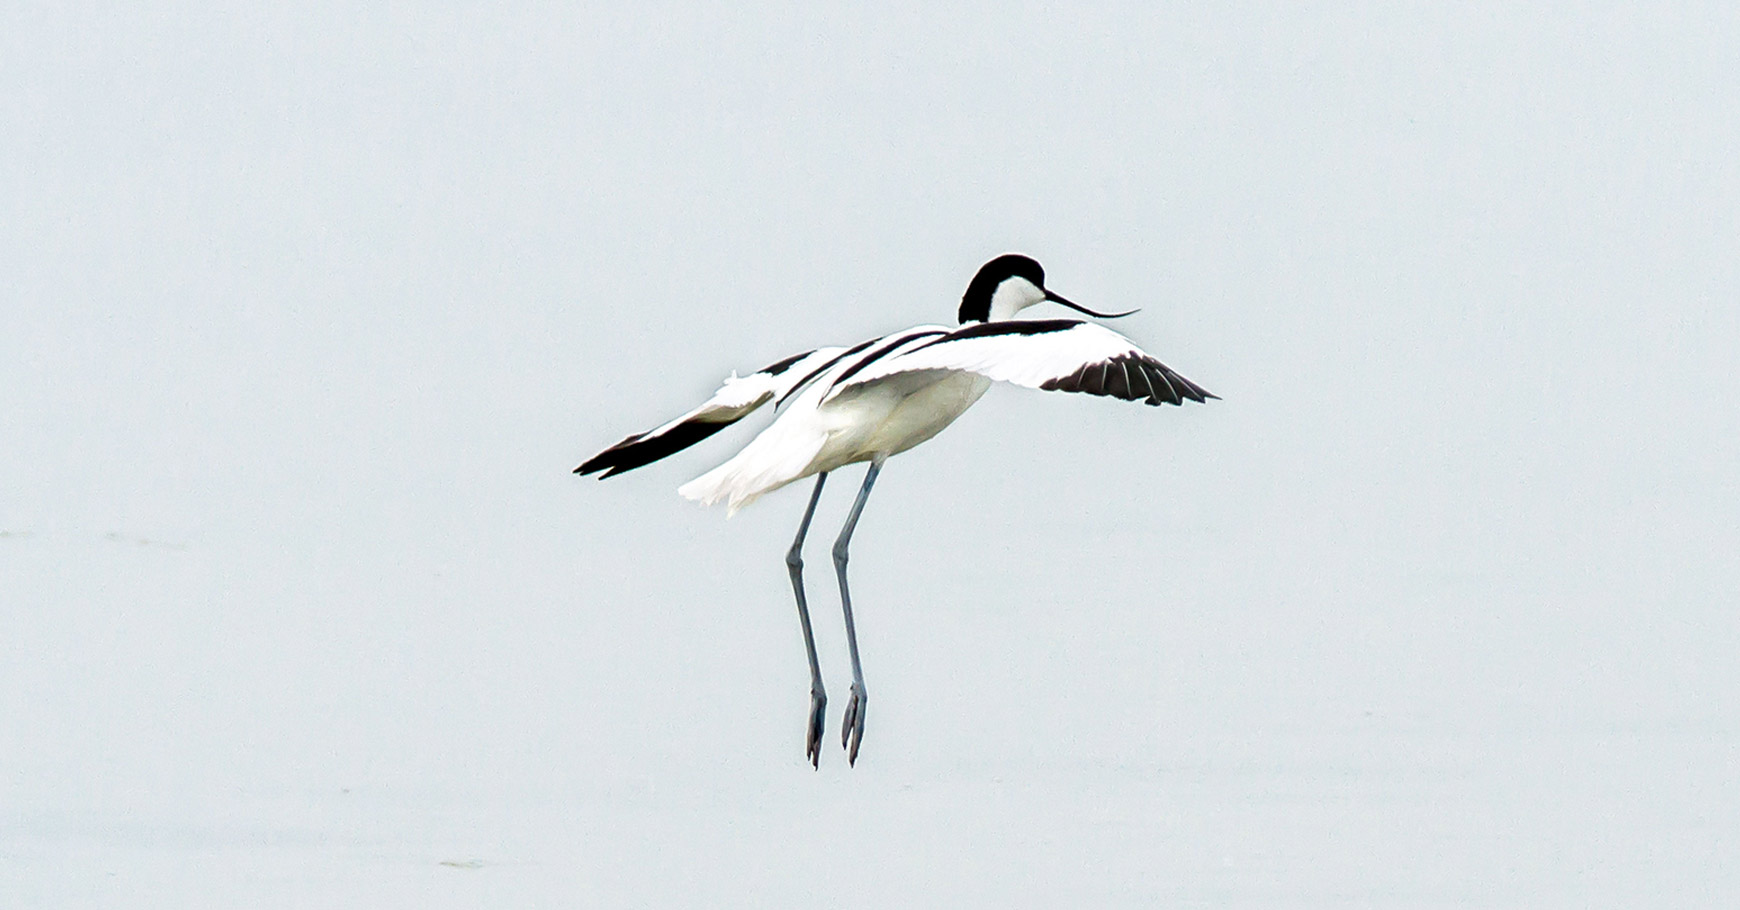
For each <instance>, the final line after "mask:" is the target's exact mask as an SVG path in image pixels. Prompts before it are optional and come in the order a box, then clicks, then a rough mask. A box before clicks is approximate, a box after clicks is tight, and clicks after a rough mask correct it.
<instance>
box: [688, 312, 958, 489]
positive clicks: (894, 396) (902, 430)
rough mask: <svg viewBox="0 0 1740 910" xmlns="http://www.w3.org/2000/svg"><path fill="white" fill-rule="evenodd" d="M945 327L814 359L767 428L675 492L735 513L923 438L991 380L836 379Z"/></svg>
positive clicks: (949, 374)
mask: <svg viewBox="0 0 1740 910" xmlns="http://www.w3.org/2000/svg"><path fill="white" fill-rule="evenodd" d="M948 332H949V330H948V329H947V328H943V327H940V326H919V327H917V328H912V329H907V330H906V331H904V332H899V333H896V334H894V335H888V336H884V337H882V338H877V339H874V340H873V343H872V344H871V345H870V347H868V348H865V349H864V350H862V351H859V352H857V354H855V355H854V356H842V355H843V353H844V352H837V353H833V354H831V355H828V356H826V357H825V358H814V359H820V360H821V365H820V366H819V367H817V368H815V369H817V370H819V371H818V372H816V374H815V376H814V377H813V378H809V379H808V381H807V382H806V383H805V384H804V385H803V386H801V387H799V388H797V389H794V390H793V391H794V392H795V393H796V394H795V395H793V396H792V397H791V399H790V400H789V401H788V402H787V404H786V405H785V407H784V409H783V410H782V411H781V412H780V414H779V416H778V417H777V418H775V420H774V422H773V423H772V424H771V425H770V426H768V428H767V429H765V430H763V431H762V432H761V434H760V435H759V436H757V437H755V439H754V440H753V441H751V442H750V443H749V445H747V446H744V448H743V450H742V451H741V452H738V453H737V455H736V456H735V457H733V458H732V459H731V460H729V461H727V462H725V463H724V464H722V465H720V466H719V467H717V468H714V469H713V470H711V471H708V472H707V473H706V474H703V475H701V476H700V477H697V478H695V479H694V480H693V481H690V482H689V483H687V484H684V485H683V486H682V487H680V488H679V489H678V490H677V492H678V493H680V494H682V495H683V496H685V497H687V498H689V499H693V500H697V501H699V502H701V503H703V504H706V505H712V504H714V503H717V502H721V501H724V502H728V503H729V504H730V508H731V511H733V512H735V511H737V510H738V509H740V508H743V507H744V506H746V505H748V504H749V503H751V502H753V501H754V500H755V499H756V497H759V496H761V495H762V494H763V493H767V492H770V491H772V490H776V489H778V488H780V487H782V486H785V485H786V484H788V483H792V482H793V481H797V480H802V479H803V478H805V477H810V476H812V475H815V474H820V473H823V472H826V471H832V470H834V469H836V468H842V467H845V466H846V465H849V464H853V463H856V462H860V461H870V460H873V459H877V458H884V459H885V458H889V457H891V456H894V455H898V454H900V453H901V452H904V451H906V450H907V449H910V448H912V447H913V446H916V445H918V444H919V443H922V442H925V441H927V440H929V439H930V438H931V437H933V436H935V435H936V434H938V433H940V432H942V431H943V429H944V428H946V427H947V426H948V425H949V424H951V423H953V422H954V421H955V418H957V417H959V416H961V414H963V413H965V412H966V410H967V408H969V407H971V406H972V405H973V402H976V401H978V400H979V396H981V395H984V394H985V390H986V389H988V388H990V387H991V380H989V379H986V378H985V377H983V376H980V375H978V374H976V373H968V372H960V371H949V370H923V371H915V372H902V373H896V374H893V375H890V376H887V377H885V378H884V379H882V380H881V381H877V382H870V383H858V384H848V385H844V386H842V385H841V383H842V377H845V375H846V374H847V373H848V372H850V371H852V370H854V369H858V370H859V372H862V369H860V368H861V367H864V366H867V365H868V363H869V362H871V359H872V358H875V357H876V355H877V353H878V352H887V354H884V356H897V354H896V353H895V352H898V351H899V350H902V349H909V348H911V347H914V346H916V345H917V344H920V343H922V342H924V341H925V340H927V339H930V338H935V337H939V336H943V335H947V334H948ZM829 350H833V349H824V351H822V352H817V353H818V354H823V353H825V352H826V351H829ZM811 359H812V358H806V360H805V361H800V362H799V364H798V366H799V367H802V366H803V365H804V364H805V363H806V362H808V361H809V360H811ZM805 375H807V374H804V375H800V376H798V377H796V378H797V379H799V380H803V379H804V378H805ZM849 378H850V377H848V378H847V379H848V381H849Z"/></svg>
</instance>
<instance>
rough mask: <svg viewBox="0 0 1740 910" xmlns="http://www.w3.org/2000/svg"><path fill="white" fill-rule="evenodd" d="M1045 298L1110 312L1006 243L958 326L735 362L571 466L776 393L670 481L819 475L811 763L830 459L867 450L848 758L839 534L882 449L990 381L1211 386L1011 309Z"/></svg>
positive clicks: (795, 557)
mask: <svg viewBox="0 0 1740 910" xmlns="http://www.w3.org/2000/svg"><path fill="white" fill-rule="evenodd" d="M1045 301H1051V302H1054V303H1058V304H1061V305H1063V306H1067V307H1070V308H1071V309H1075V310H1078V311H1080V312H1083V313H1086V314H1088V315H1090V316H1102V317H1106V316H1108V314H1102V313H1095V312H1093V311H1092V310H1088V309H1085V308H1083V307H1081V306H1078V305H1076V304H1074V303H1072V302H1070V301H1069V300H1066V299H1064V298H1062V297H1059V296H1058V295H1056V294H1054V293H1052V292H1050V291H1048V290H1046V289H1045V273H1044V270H1043V269H1041V268H1040V267H1039V263H1037V262H1034V261H1033V260H1032V259H1029V258H1027V257H1025V256H1019V255H1007V256H1000V257H998V258H996V259H993V260H991V261H990V262H988V263H986V264H985V265H984V266H983V267H982V268H980V269H979V272H978V274H977V275H975V276H974V278H973V281H972V283H971V284H969V285H968V287H967V292H966V294H965V295H964V296H963V297H962V298H961V307H960V320H961V326H959V327H956V328H950V327H947V326H937V325H927V326H918V327H916V328H911V329H907V330H906V331H904V332H897V333H895V334H893V335H885V336H883V337H881V338H874V339H871V340H870V341H867V342H864V343H862V344H859V345H857V346H855V347H851V348H838V347H831V348H819V349H817V350H814V351H809V352H807V353H804V354H800V355H796V356H794V357H788V358H786V359H784V360H781V361H779V362H778V363H775V364H772V365H770V366H768V367H765V368H763V369H761V370H759V371H757V372H755V373H752V374H750V375H748V376H741V377H740V376H737V375H736V374H732V376H731V377H730V378H728V379H726V380H725V383H724V384H723V385H722V386H720V388H719V390H718V391H717V392H715V393H714V394H713V396H712V397H711V398H709V399H708V400H707V401H705V402H703V403H702V404H701V405H700V406H698V407H696V408H695V409H694V410H691V411H689V412H688V413H686V414H684V415H682V416H680V417H678V418H676V419H674V420H671V421H669V422H668V423H665V424H663V425H661V426H658V427H655V428H653V429H651V430H648V431H646V432H645V433H637V434H635V435H633V436H630V437H628V438H627V439H624V440H623V441H621V442H619V443H617V444H616V445H614V446H611V447H610V448H608V449H606V450H604V451H603V452H600V453H599V454H598V455H596V456H594V457H592V458H591V459H589V460H587V461H586V462H585V463H584V464H582V465H580V467H578V468H576V469H575V471H576V473H581V474H590V473H594V472H603V473H602V475H601V476H602V477H610V476H612V475H614V474H620V473H622V472H623V471H628V470H632V469H634V468H637V467H640V466H642V465H645V464H648V463H651V462H653V461H657V460H658V459H660V458H664V457H665V456H667V455H670V454H671V453H673V452H677V451H680V450H682V449H684V448H687V447H688V446H691V445H693V444H695V443H697V442H699V441H701V440H702V439H705V438H707V437H708V436H711V435H713V434H714V433H716V432H718V431H719V430H720V429H723V428H724V427H726V426H728V425H730V424H732V423H734V422H736V421H738V420H740V419H742V418H743V417H745V416H747V415H748V414H750V413H752V412H753V411H755V410H756V409H757V408H759V407H761V406H763V405H765V404H767V403H768V402H770V401H771V402H774V404H775V407H776V409H777V410H778V416H777V417H776V418H775V419H774V421H773V423H772V424H771V425H769V426H768V427H767V429H765V430H763V431H762V432H761V433H760V435H758V436H756V437H755V438H754V439H753V440H751V441H750V443H749V444H748V445H746V446H744V447H743V449H742V451H740V452H738V453H737V454H736V455H735V456H733V457H732V458H731V459H730V460H728V461H726V462H725V463H724V464H721V465H720V466H718V467H717V468H714V469H713V470H711V471H708V472H707V473H705V474H703V475H701V476H700V477H697V478H695V479H694V480H692V481H690V482H688V483H686V484H684V485H683V486H682V487H680V488H679V489H678V492H679V493H681V494H682V495H683V496H685V497H687V498H689V499H693V500H696V501H698V502H701V503H704V504H707V505H712V504H715V503H719V502H724V503H726V504H727V505H728V506H729V508H730V511H731V512H732V513H735V512H736V511H737V510H738V509H741V508H743V507H744V506H747V505H748V504H750V503H751V502H754V501H755V500H756V499H757V498H758V497H760V496H761V495H763V494H765V493H768V492H770V491H772V490H776V489H778V488H780V487H782V486H785V485H786V484H789V483H792V482H793V481H797V480H801V479H803V478H805V477H811V476H816V477H818V478H819V479H818V481H817V485H816V489H815V493H814V494H812V496H811V497H810V504H809V509H808V510H806V512H805V513H804V518H803V522H802V524H801V525H800V528H799V531H798V538H797V540H796V541H795V542H794V543H793V545H792V550H791V552H790V553H788V554H787V558H786V561H787V563H788V564H789V565H790V566H791V572H792V584H793V589H794V591H795V593H796V595H797V598H798V610H799V613H800V616H801V617H802V619H803V628H804V641H805V645H806V647H807V649H808V651H809V657H810V672H811V716H810V732H809V736H808V741H807V746H806V752H807V754H808V757H809V758H810V760H811V761H812V763H813V762H817V761H819V756H818V754H819V747H818V745H817V741H818V738H819V731H820V724H821V717H822V710H823V705H824V704H825V702H826V698H825V696H824V695H823V692H822V683H821V672H820V668H819V665H818V662H817V659H816V656H815V646H814V640H813V636H812V635H811V634H810V625H809V613H808V607H807V606H806V605H805V601H804V592H803V585H802V578H801V568H802V559H801V556H800V551H801V548H802V544H803V538H804V534H805V533H806V532H807V530H808V528H809V522H810V517H811V516H812V515H813V514H814V511H815V506H816V502H817V500H818V499H819V497H820V495H821V484H822V482H823V481H825V480H826V479H827V475H828V472H830V471H833V470H835V469H837V468H841V467H844V466H845V465H848V464H852V463H855V462H860V461H868V462H870V464H871V467H870V471H869V473H867V474H866V476H865V481H864V487H863V489H862V491H861V492H860V493H859V496H858V500H857V502H856V504H855V505H854V507H853V510H852V513H851V517H850V518H848V519H847V522H846V527H845V529H844V531H842V533H841V536H840V539H839V541H838V542H837V543H836V545H835V548H834V557H835V565H836V569H837V571H838V573H839V579H840V593H841V599H842V605H843V606H844V607H845V612H846V629H847V641H848V644H849V646H850V649H851V653H852V669H853V680H854V681H853V687H852V701H851V702H850V703H849V705H848V707H847V713H846V728H845V731H844V732H843V734H842V735H843V738H844V740H845V742H846V747H847V750H848V753H849V755H850V756H851V758H852V759H853V760H854V761H855V760H856V757H857V753H858V743H859V740H860V739H861V737H862V735H863V719H864V706H865V703H866V700H867V696H866V695H865V693H864V688H863V674H862V672H861V669H860V667H859V661H858V647H857V634H856V632H855V630H854V627H853V623H852V614H851V606H850V595H849V594H848V593H847V586H846V576H845V564H846V544H847V542H848V541H849V540H850V538H851V533H852V529H853V528H854V527H855V526H856V524H857V520H858V515H859V513H860V512H861V511H862V509H863V506H864V502H865V500H866V499H867V498H868V496H869V492H870V486H871V484H873V483H874V482H875V479H876V475H877V473H878V472H879V471H880V469H881V466H882V463H883V462H884V461H886V460H887V459H888V458H890V457H892V456H894V455H898V454H900V453H901V452H904V451H906V450H907V449H910V448H912V447H913V446H916V445H918V444H920V443H922V442H925V441H926V440H929V439H930V438H932V437H934V436H935V435H936V434H938V433H940V432H942V431H943V429H944V428H946V427H947V426H948V425H949V424H951V423H953V422H954V421H955V418H957V417H959V416H960V415H961V414H962V413H964V412H965V411H966V410H967V408H969V407H971V406H972V405H973V403H974V402H976V401H978V400H979V397H980V396H982V395H984V394H985V390H986V389H988V388H989V387H990V385H991V383H992V382H1009V383H1013V384H1015V385H1020V386H1025V387H1027V388H1034V389H1047V390H1059V391H1069V392H1084V393H1087V394H1092V395H1107V396H1113V397H1117V398H1122V399H1125V400H1129V401H1137V400H1141V401H1146V403H1148V404H1151V405H1158V404H1162V403H1169V404H1181V403H1183V402H1184V401H1185V400H1190V401H1197V402H1201V401H1205V400H1207V399H1209V398H1214V397H1216V396H1214V395H1211V394H1210V393H1208V392H1207V391H1205V390H1203V389H1202V388H1201V387H1200V386H1197V385H1196V384H1195V383H1193V382H1191V381H1190V380H1188V379H1185V378H1184V377H1182V376H1180V375H1178V374H1177V373H1176V372H1174V371H1172V370H1171V369H1170V368H1169V367H1167V366H1166V365H1165V364H1162V363H1160V362H1159V361H1158V360H1155V359H1154V358H1153V357H1151V356H1149V355H1148V354H1146V353H1145V352H1143V351H1142V350H1141V349H1140V348H1138V347H1137V346H1136V345H1135V344H1134V343H1133V342H1131V341H1130V340H1129V339H1128V338H1125V337H1124V336H1122V335H1119V334H1118V333H1116V332H1114V331H1112V330H1110V329H1107V328H1105V327H1103V326H1099V325H1095V324H1093V323H1090V322H1082V321H1080V320H1073V319H1051V320H1021V319H1017V318H1016V316H1017V315H1018V314H1019V313H1020V312H1021V311H1022V310H1024V309H1026V308H1027V307H1030V306H1033V305H1034V304H1037V303H1041V302H1045ZM1116 315H1128V314H1116Z"/></svg>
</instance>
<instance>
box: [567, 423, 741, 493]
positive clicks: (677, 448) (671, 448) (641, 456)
mask: <svg viewBox="0 0 1740 910" xmlns="http://www.w3.org/2000/svg"><path fill="white" fill-rule="evenodd" d="M732 423H735V421H730V420H726V421H706V420H685V421H683V422H682V423H679V424H677V425H676V426H674V427H671V428H670V429H669V430H666V431H665V432H663V433H660V434H658V435H657V436H651V437H649V436H647V435H646V434H645V433H636V434H634V435H633V436H630V437H628V438H627V439H624V440H623V441H621V442H619V443H617V444H616V445H613V446H611V447H610V448H608V449H605V450H604V451H602V452H599V453H598V454H597V455H594V456H592V457H591V458H589V459H587V460H586V463H585V464H582V465H581V466H580V467H577V468H575V469H574V473H576V474H591V473H594V472H596V471H603V472H604V473H603V474H600V475H599V477H598V479H599V480H603V479H604V478H606V477H610V476H612V475H615V474H621V473H622V472H623V471H632V470H634V469H635V468H638V467H640V466H641V465H647V464H652V463H653V462H655V461H658V460H659V459H660V458H663V457H665V456H666V455H671V454H674V453H676V452H681V451H682V450H684V449H686V448H688V447H689V446H692V445H694V444H695V443H697V442H700V441H701V440H703V439H706V438H707V437H709V436H711V435H713V434H714V433H717V432H719V431H720V430H723V429H725V428H726V427H728V426H730V425H731V424H732Z"/></svg>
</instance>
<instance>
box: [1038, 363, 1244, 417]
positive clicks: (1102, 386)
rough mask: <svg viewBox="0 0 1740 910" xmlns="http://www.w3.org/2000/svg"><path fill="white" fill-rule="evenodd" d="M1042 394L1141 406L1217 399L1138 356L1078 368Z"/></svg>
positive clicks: (1047, 384) (1044, 386) (1045, 386)
mask: <svg viewBox="0 0 1740 910" xmlns="http://www.w3.org/2000/svg"><path fill="white" fill-rule="evenodd" d="M1039 387H1040V388H1042V389H1045V390H1046V391H1054V392H1085V393H1087V394H1089V395H1109V396H1111V397H1113V398H1122V399H1123V400H1125V401H1137V400H1140V399H1146V401H1144V403H1145V404H1151V405H1158V404H1160V403H1161V402H1165V403H1167V404H1183V403H1184V399H1186V398H1188V399H1190V400H1191V401H1197V402H1201V401H1206V400H1208V399H1210V398H1216V399H1218V398H1219V397H1220V396H1219V395H1215V394H1213V393H1212V392H1209V391H1208V390H1207V389H1204V388H1203V387H1201V386H1199V385H1197V384H1196V383H1194V382H1191V381H1190V380H1188V379H1185V378H1184V377H1183V376H1180V375H1178V374H1177V373H1175V372H1173V371H1172V368H1171V367H1168V366H1167V365H1166V364H1163V363H1161V362H1160V361H1158V360H1155V359H1154V358H1152V357H1144V356H1142V355H1139V354H1120V355H1118V356H1116V357H1113V358H1111V359H1110V360H1102V361H1099V362H1096V363H1089V364H1085V365H1083V366H1082V368H1081V369H1079V370H1076V371H1075V372H1074V373H1071V374H1070V375H1068V376H1059V377H1058V378H1056V379H1052V380H1049V381H1047V382H1045V383H1043V384H1041V385H1040V386H1039Z"/></svg>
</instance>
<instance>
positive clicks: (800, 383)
mask: <svg viewBox="0 0 1740 910" xmlns="http://www.w3.org/2000/svg"><path fill="white" fill-rule="evenodd" d="M881 340H882V339H881V338H872V339H870V340H869V341H866V342H864V343H863V344H860V345H857V346H855V347H851V348H847V349H846V350H844V351H841V352H840V353H839V354H836V355H834V356H833V357H832V358H830V359H829V360H828V362H827V363H824V364H822V365H821V366H819V367H816V368H815V369H813V370H811V371H809V373H808V374H806V375H805V376H804V378H802V379H799V380H798V381H797V382H795V383H793V384H792V387H791V388H789V389H787V390H786V392H785V394H784V395H781V396H779V400H778V401H776V402H774V403H773V406H774V407H776V408H777V407H779V406H780V405H782V404H785V400H786V399H787V398H790V397H792V396H793V395H796V394H797V393H798V390H799V389H801V388H803V387H804V386H806V385H809V383H810V380H812V379H814V378H816V377H817V376H820V375H822V374H823V373H825V372H827V370H828V368H829V367H831V366H833V365H834V364H836V363H839V362H840V361H842V360H845V359H846V358H847V357H850V356H852V355H853V354H856V353H858V352H859V351H862V350H864V349H865V348H867V347H869V346H871V345H873V344H875V343H876V342H878V341H881ZM810 353H812V354H813V353H815V352H814V351H811V352H810ZM787 365H788V366H789V365H790V364H787Z"/></svg>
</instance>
